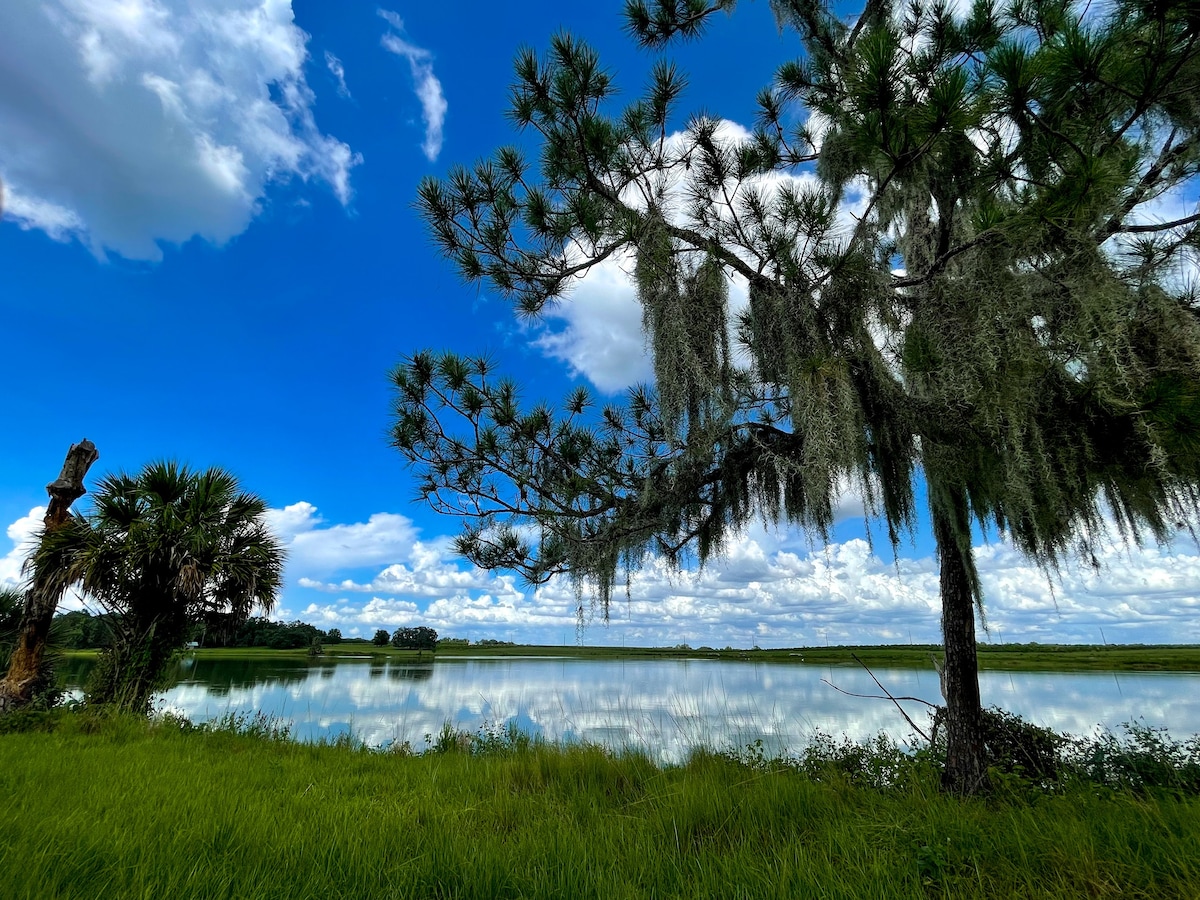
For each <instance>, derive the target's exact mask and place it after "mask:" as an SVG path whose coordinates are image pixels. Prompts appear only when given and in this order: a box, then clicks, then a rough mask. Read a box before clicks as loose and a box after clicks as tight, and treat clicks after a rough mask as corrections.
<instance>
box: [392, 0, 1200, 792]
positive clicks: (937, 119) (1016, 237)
mask: <svg viewBox="0 0 1200 900" xmlns="http://www.w3.org/2000/svg"><path fill="white" fill-rule="evenodd" d="M734 6H735V2H734V0H629V2H628V3H627V6H626V15H627V22H628V27H629V30H630V32H631V34H632V35H633V36H634V37H635V38H636V39H637V40H638V41H639V42H640V43H641V44H643V45H645V46H650V47H655V48H657V47H660V46H662V45H663V44H665V43H667V42H669V41H670V40H672V39H688V38H695V37H698V36H699V35H700V34H701V33H702V32H703V31H704V30H705V29H706V28H707V27H708V26H709V25H710V24H711V23H712V22H714V21H716V20H717V18H718V17H717V15H716V14H717V13H720V12H730V11H732V10H733V8H734ZM771 7H772V9H773V10H774V12H775V15H776V17H777V20H778V25H779V26H780V28H781V29H784V30H785V31H787V30H790V31H793V32H795V34H796V35H797V36H798V38H799V40H798V42H797V43H798V46H797V51H796V53H797V55H796V58H794V59H787V60H783V61H782V64H781V65H780V66H779V68H778V70H777V75H776V78H775V80H774V83H773V84H771V85H768V86H766V87H765V88H764V89H763V90H762V91H761V92H760V93H759V94H758V96H757V104H758V107H759V110H758V118H757V126H756V128H755V130H754V131H753V133H750V134H747V133H745V132H744V131H742V130H741V129H730V128H728V127H726V126H725V125H724V124H723V123H722V122H721V121H719V120H718V119H716V118H714V117H712V116H709V115H703V114H701V115H696V116H693V117H692V118H691V119H690V120H688V121H687V124H686V127H681V126H683V120H682V119H681V117H680V116H679V114H678V112H677V110H676V107H677V105H678V100H679V98H680V97H681V96H682V95H683V93H684V89H685V84H684V78H683V76H682V74H681V73H680V72H679V71H678V70H677V69H676V68H675V67H674V66H673V65H671V64H669V63H666V62H663V63H660V64H659V65H657V66H656V67H655V69H654V72H653V75H652V77H651V79H650V85H649V88H648V90H647V92H646V94H645V95H644V96H642V97H640V98H637V99H635V100H634V101H633V102H632V103H630V104H628V105H627V106H625V107H624V108H619V107H616V106H615V97H616V93H617V92H616V88H615V84H614V79H613V78H612V76H611V75H610V73H609V72H607V71H605V69H604V68H603V67H602V65H601V64H600V61H599V59H598V57H597V54H596V53H595V51H594V50H592V49H591V48H590V47H589V46H587V45H586V44H585V43H583V42H582V41H579V40H576V39H575V38H573V37H571V36H568V35H561V34H560V35H558V36H556V37H554V38H553V39H552V41H551V46H550V50H549V53H548V54H547V55H546V56H545V57H542V58H539V57H538V56H537V54H535V53H534V52H533V51H531V50H526V51H522V53H521V54H520V56H519V58H518V60H517V63H516V73H517V77H516V83H515V84H514V86H513V89H512V92H511V98H512V109H511V119H512V121H513V122H514V123H515V124H516V125H517V126H518V127H519V128H521V129H523V130H524V131H525V132H526V135H527V136H529V137H530V138H531V140H530V141H529V142H528V146H530V147H531V148H536V150H535V152H537V154H538V158H537V159H536V161H533V162H532V164H531V163H530V161H528V160H527V159H526V158H524V157H523V155H522V153H521V152H520V151H519V150H517V149H514V148H512V147H504V148H501V149H499V150H498V151H496V153H495V154H494V156H493V157H492V158H491V159H489V160H485V161H482V162H480V163H478V164H477V165H475V166H474V167H473V168H470V169H468V168H461V167H460V168H455V169H453V170H452V171H451V172H450V173H449V175H448V176H447V177H446V178H445V179H444V180H438V179H435V178H432V177H430V178H427V179H426V180H425V181H424V183H423V184H422V185H421V189H420V199H419V204H420V208H421V211H422V214H423V215H424V217H425V219H426V221H427V223H428V224H429V227H430V230H431V232H432V234H433V236H434V238H435V240H436V241H437V242H438V244H439V246H440V247H441V249H442V251H443V253H444V254H445V255H446V256H447V257H449V258H450V259H451V260H453V262H454V263H455V265H456V266H457V267H458V269H459V271H460V272H461V273H462V274H463V276H464V277H466V278H467V279H469V280H471V281H475V282H478V281H481V280H486V281H488V282H489V283H490V285H491V286H492V287H494V288H495V289H496V290H497V291H498V292H499V293H501V294H503V295H505V296H507V297H509V298H510V299H512V300H513V302H514V304H515V305H516V306H517V307H518V309H519V311H520V313H521V314H523V315H526V316H537V315H539V314H541V313H543V312H544V311H545V310H547V309H549V308H550V306H549V304H551V303H556V302H558V301H561V300H562V299H563V298H564V297H565V296H566V295H567V293H568V292H569V289H570V287H571V285H573V284H575V283H577V282H578V280H579V278H580V277H581V276H583V275H584V274H586V273H587V272H588V271H589V269H591V268H592V267H594V266H596V265H598V264H601V263H605V262H610V263H611V262H613V261H618V262H621V263H622V264H624V265H625V266H626V267H627V268H628V269H629V270H630V271H631V273H632V275H633V279H634V282H635V284H636V289H637V294H638V299H639V301H640V302H641V306H642V313H643V323H644V326H645V330H646V332H647V342H648V345H649V347H650V349H651V351H652V355H653V360H654V372H655V389H654V390H650V389H637V390H634V391H633V392H632V393H631V394H630V396H629V398H628V400H627V402H626V403H625V404H611V405H609V406H607V407H605V408H602V409H597V408H595V407H594V406H593V401H592V399H591V398H590V397H589V396H588V394H587V392H586V391H584V390H580V391H578V392H576V393H574V394H573V395H571V396H570V397H568V398H567V399H566V401H565V403H564V404H563V408H562V411H561V412H560V413H557V414H556V413H555V412H554V411H552V410H551V409H550V408H549V407H547V406H545V405H534V406H525V405H523V404H522V403H521V402H520V397H519V395H518V391H517V388H516V385H515V384H514V383H512V382H511V381H509V380H506V379H503V378H499V377H497V376H496V373H495V372H494V371H493V370H492V366H491V364H490V362H489V361H488V360H486V359H476V358H467V357H460V356H457V355H455V354H433V353H429V352H423V353H417V354H415V355H414V356H413V357H411V358H410V359H409V360H408V361H407V363H406V364H404V365H402V366H401V367H399V368H398V369H397V371H396V373H395V384H396V388H397V394H398V399H397V419H396V424H395V431H394V440H395V445H396V447H397V448H398V449H399V450H400V451H401V452H402V453H403V454H404V455H405V457H406V458H407V459H408V460H409V461H410V462H412V463H414V464H415V465H417V466H418V468H419V472H420V476H421V482H420V485H421V487H420V490H421V493H422V495H423V496H424V498H425V499H426V500H427V501H428V502H429V503H430V504H431V506H432V507H433V508H434V509H437V510H439V511H443V512H446V513H449V514H453V515H459V516H461V517H462V518H463V520H464V522H465V523H466V525H465V528H464V530H463V532H462V535H461V536H460V538H459V540H458V544H457V547H458V550H459V551H460V552H461V553H463V554H464V555H465V556H466V557H467V558H469V559H470V560H471V561H472V562H474V563H475V564H477V565H479V566H482V567H484V568H488V569H494V568H509V569H514V570H516V571H518V572H520V573H522V574H523V575H524V576H526V577H527V578H528V579H529V580H530V581H531V582H534V583H538V582H542V581H545V580H546V579H547V578H549V577H552V576H553V575H555V574H559V573H567V574H569V576H570V577H572V578H573V579H575V582H576V585H577V587H579V588H580V592H581V596H582V595H583V591H584V590H585V589H586V590H588V591H589V592H592V591H593V590H594V594H593V596H595V597H596V599H597V601H598V603H599V604H600V606H602V607H603V609H604V610H605V611H607V608H608V602H609V599H610V596H611V590H612V588H613V586H614V584H616V583H619V582H620V581H621V580H623V577H624V575H625V574H626V573H628V571H629V570H630V569H634V568H636V567H637V566H638V565H640V563H641V561H642V560H643V559H644V558H645V557H646V555H647V554H659V555H660V556H662V557H665V558H666V559H667V560H668V561H677V560H679V559H680V558H681V555H684V554H694V557H695V558H698V559H699V560H700V561H701V562H703V561H704V560H705V559H706V558H708V557H710V556H711V555H713V554H715V553H719V552H720V550H721V549H722V547H723V546H724V544H725V542H726V541H727V539H728V538H729V536H730V535H731V534H736V533H737V531H738V529H740V528H743V527H744V526H745V525H747V524H748V523H749V522H751V521H756V520H757V521H766V522H767V523H771V524H792V525H795V526H798V527H803V528H804V529H805V530H806V531H807V532H808V533H810V534H814V535H819V536H824V537H826V538H828V536H829V535H830V533H831V529H832V527H833V524H834V521H835V511H836V508H837V500H838V495H839V492H840V491H842V490H843V489H844V488H845V486H846V485H852V486H854V487H855V488H856V489H857V490H858V491H859V492H860V493H861V494H862V495H863V496H864V497H865V499H866V501H867V507H868V509H869V510H870V511H871V512H873V513H876V514H878V515H879V516H880V517H881V518H882V519H883V520H884V522H885V526H886V529H887V533H888V536H889V538H890V540H891V542H892V544H893V547H898V546H899V542H900V541H901V539H902V536H903V535H904V534H905V533H906V532H909V531H911V530H912V528H913V527H914V526H915V523H916V521H917V514H918V501H919V499H924V500H926V501H927V503H928V511H929V516H930V521H931V526H932V536H933V539H934V541H935V543H936V548H937V551H936V552H937V560H938V565H939V569H940V572H939V579H940V580H939V584H940V593H941V614H942V634H943V640H944V646H945V668H944V685H945V697H946V711H945V723H946V734H947V754H946V767H945V779H944V785H945V787H947V788H948V789H951V790H955V791H971V790H975V789H977V788H979V787H981V786H982V785H984V784H985V783H986V771H985V755H984V752H983V751H984V743H983V719H982V707H981V701H980V694H979V683H978V672H977V658H976V624H977V618H976V613H977V607H978V611H979V613H980V614H982V601H983V595H982V591H981V589H980V581H979V573H978V570H977V568H976V564H975V559H974V556H973V552H972V535H973V531H974V530H978V529H986V530H991V531H1003V532H1005V533H1007V534H1008V535H1009V537H1010V538H1011V539H1012V541H1013V542H1014V543H1015V545H1016V546H1017V547H1018V548H1019V549H1021V550H1022V551H1024V552H1026V553H1027V554H1028V555H1029V556H1030V557H1031V558H1032V559H1034V560H1035V561H1036V562H1037V563H1039V564H1040V565H1042V566H1044V567H1045V568H1047V569H1048V570H1050V569H1053V568H1054V567H1055V566H1056V565H1057V564H1058V562H1059V561H1060V560H1062V559H1063V558H1069V557H1072V556H1077V555H1078V556H1082V558H1083V559H1085V560H1087V559H1090V558H1092V553H1093V547H1094V546H1095V544H1094V542H1095V540H1096V537H1097V536H1098V535H1100V534H1102V533H1103V531H1104V525H1105V522H1106V520H1107V519H1108V518H1109V516H1110V515H1111V517H1114V518H1115V519H1116V522H1117V524H1118V526H1119V528H1120V529H1121V533H1122V534H1123V535H1128V536H1131V537H1133V538H1134V539H1140V538H1141V536H1143V535H1150V536H1153V537H1155V538H1157V539H1160V540H1165V539H1166V538H1167V537H1168V536H1170V535H1171V534H1172V533H1173V531H1174V528H1175V523H1176V522H1186V521H1194V520H1195V518H1196V516H1197V513H1198V507H1200V487H1198V486H1200V316H1198V314H1197V310H1198V309H1200V303H1198V301H1197V292H1196V282H1195V280H1194V279H1192V280H1191V281H1190V282H1189V280H1188V279H1187V278H1186V277H1181V273H1182V272H1186V271H1187V265H1188V264H1189V263H1194V261H1195V259H1196V254H1197V249H1198V248H1200V212H1196V211H1194V210H1193V209H1189V210H1187V211H1181V212H1180V214H1179V215H1174V214H1169V215H1164V214H1161V213H1160V211H1159V208H1157V207H1156V204H1159V203H1160V202H1162V201H1163V200H1164V199H1165V198H1168V197H1173V196H1177V197H1179V198H1180V199H1179V201H1178V202H1179V203H1181V204H1182V203H1189V204H1190V203H1193V202H1194V195H1195V191H1194V186H1195V184H1196V180H1195V179H1196V178H1197V175H1198V174H1200V106H1198V104H1197V98H1198V97H1200V19H1198V18H1197V16H1196V13H1195V9H1196V5H1195V4H1194V3H1184V2H1147V0H1113V2H1111V3H1105V4H1088V3H1082V2H1080V3H1071V2H1066V0H996V2H976V3H974V4H973V5H969V8H967V9H963V6H962V4H953V3H945V2H928V3H926V2H911V3H895V2H889V0H865V2H864V3H863V4H862V5H861V6H860V7H859V8H858V9H856V10H853V12H852V11H851V10H850V9H849V8H847V7H845V6H836V5H835V4H830V3H828V2H827V0H772V3H771ZM835 7H836V8H835ZM847 14H852V16H853V17H852V18H851V19H850V20H849V21H846V20H843V18H842V17H843V16H845V15H847ZM771 37H772V43H777V40H776V38H775V36H774V35H772V36H771ZM701 99H703V98H701ZM731 283H735V284H737V285H739V286H740V287H741V288H742V289H743V290H744V291H745V293H746V295H747V297H748V302H747V303H746V304H745V305H744V306H743V307H741V308H740V309H735V308H734V307H733V305H732V304H731V303H730V293H729V285H730V284H731ZM735 346H736V350H737V352H735V349H734V348H735ZM684 558H687V557H686V556H685V557H684Z"/></svg>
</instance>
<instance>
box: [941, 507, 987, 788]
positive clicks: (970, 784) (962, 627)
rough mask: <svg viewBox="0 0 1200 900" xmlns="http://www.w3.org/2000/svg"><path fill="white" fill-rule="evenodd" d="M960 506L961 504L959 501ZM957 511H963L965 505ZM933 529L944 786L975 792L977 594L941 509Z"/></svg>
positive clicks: (978, 781) (979, 734) (979, 717)
mask: <svg viewBox="0 0 1200 900" xmlns="http://www.w3.org/2000/svg"><path fill="white" fill-rule="evenodd" d="M956 505H958V504H956ZM962 507H963V508H962V509H961V510H955V512H961V513H962V514H963V522H961V523H960V528H961V527H964V526H965V527H969V526H967V523H966V521H965V513H966V509H965V507H966V504H965V501H962ZM933 533H934V538H935V539H936V541H937V552H938V562H939V564H940V569H941V572H940V587H941V594H942V640H943V641H944V644H945V648H946V661H945V665H944V667H943V669H942V694H943V695H944V697H945V699H946V717H945V723H946V768H945V770H944V771H943V773H942V790H944V791H947V792H950V793H955V794H974V793H977V792H978V791H981V790H983V789H984V788H986V787H987V766H986V762H985V759H984V746H983V706H982V703H981V701H980V698H979V664H978V661H977V658H976V649H975V598H974V595H973V592H972V590H971V577H970V574H969V568H968V563H967V559H966V557H965V555H964V554H968V553H970V552H971V549H970V544H969V542H968V546H967V547H966V548H963V547H962V546H961V545H960V542H959V539H958V537H956V534H959V533H961V531H957V530H956V529H955V528H954V527H953V526H952V525H951V523H950V520H949V519H948V518H947V517H946V513H945V512H939V511H938V510H937V509H935V510H934V513H933Z"/></svg>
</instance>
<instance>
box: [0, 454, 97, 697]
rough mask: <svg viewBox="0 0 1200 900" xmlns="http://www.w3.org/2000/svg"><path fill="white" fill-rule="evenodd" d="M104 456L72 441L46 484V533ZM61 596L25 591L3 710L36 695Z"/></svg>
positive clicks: (2, 690)
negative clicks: (61, 461) (53, 477)
mask: <svg viewBox="0 0 1200 900" xmlns="http://www.w3.org/2000/svg"><path fill="white" fill-rule="evenodd" d="M99 458H100V454H99V453H98V452H96V445H95V444H93V443H92V442H91V441H89V440H87V439H86V438H84V439H83V440H82V441H80V442H79V443H78V444H72V445H71V449H70V450H68V451H67V458H66V461H64V462H63V467H62V472H61V473H60V474H59V476H58V478H57V479H55V480H54V481H52V482H50V483H49V484H48V485H46V493H48V494H49V495H50V505H49V506H48V507H47V509H46V517H45V519H43V522H44V523H45V528H44V529H43V532H42V533H43V535H45V534H48V533H50V532H51V531H54V530H55V529H56V528H61V527H62V526H63V525H64V524H66V522H67V518H68V516H69V515H70V513H71V504H72V503H74V502H75V501H76V500H78V499H79V498H80V497H82V496H83V495H84V494H86V493H87V488H85V487H84V486H83V479H84V477H86V475H87V472H88V469H90V468H91V466H92V463H94V462H95V461H96V460H97V459H99ZM60 599H61V597H60V596H59V595H58V594H57V593H54V592H46V591H39V590H36V589H34V588H32V587H31V588H30V589H29V590H28V591H26V592H25V608H24V610H22V612H21V624H20V625H19V626H18V632H17V643H16V646H15V647H14V648H13V652H12V659H11V660H10V661H9V664H8V674H7V675H6V676H5V678H4V680H3V681H0V713H3V712H6V711H8V710H10V709H15V708H17V707H20V706H24V705H26V704H27V703H29V701H30V700H32V699H33V694H34V692H35V689H36V688H37V687H38V685H39V683H40V682H41V680H42V676H43V674H44V673H43V665H42V661H43V657H44V655H45V652H46V638H47V637H48V636H49V635H50V624H51V623H52V622H53V621H54V611H55V610H56V609H58V601H59V600H60Z"/></svg>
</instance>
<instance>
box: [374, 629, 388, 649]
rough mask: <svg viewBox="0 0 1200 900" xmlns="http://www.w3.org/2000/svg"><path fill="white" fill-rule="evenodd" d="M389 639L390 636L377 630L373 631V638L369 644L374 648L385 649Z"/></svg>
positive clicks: (381, 630)
mask: <svg viewBox="0 0 1200 900" xmlns="http://www.w3.org/2000/svg"><path fill="white" fill-rule="evenodd" d="M390 639H391V636H390V635H389V634H388V633H387V632H386V631H384V630H383V629H382V628H379V629H377V630H376V631H375V636H374V637H373V638H371V643H372V644H374V645H375V646H376V647H386V646H387V644H388V641H389V640H390Z"/></svg>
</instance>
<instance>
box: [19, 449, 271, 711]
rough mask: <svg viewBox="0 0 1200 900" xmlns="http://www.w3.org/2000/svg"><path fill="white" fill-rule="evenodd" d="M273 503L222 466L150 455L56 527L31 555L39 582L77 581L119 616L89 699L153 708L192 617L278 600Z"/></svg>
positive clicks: (53, 585) (236, 614) (56, 586)
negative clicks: (269, 519)
mask: <svg viewBox="0 0 1200 900" xmlns="http://www.w3.org/2000/svg"><path fill="white" fill-rule="evenodd" d="M266 510H267V507H266V504H265V503H264V502H263V500H262V499H260V498H259V497H256V496H254V495H253V494H248V493H245V492H244V491H242V490H241V489H240V487H239V485H238V482H237V479H236V478H235V477H234V476H233V475H231V474H230V473H229V472H226V471H224V470H222V469H217V468H213V469H208V470H205V471H193V470H191V469H189V468H187V467H186V466H181V465H179V464H177V463H174V462H163V463H152V464H150V465H148V466H146V467H145V468H143V469H142V470H141V472H139V473H138V474H137V475H136V476H131V475H126V474H124V473H121V474H117V475H109V476H108V477H106V478H105V479H104V480H103V481H102V482H101V483H100V485H99V488H98V489H97V491H96V492H95V495H94V499H93V508H92V510H91V512H89V513H87V514H86V515H83V514H75V515H73V516H72V517H71V518H70V519H69V520H68V522H67V523H66V524H64V525H63V526H62V527H61V528H58V529H55V530H53V531H49V530H48V531H47V532H46V534H45V536H44V537H43V538H42V541H41V544H40V545H39V546H38V548H37V549H36V550H35V552H34V554H33V556H32V557H31V558H30V564H29V567H30V572H31V582H32V587H33V589H34V590H43V591H44V590H52V591H58V592H59V593H60V594H61V592H62V591H63V590H65V589H66V588H67V587H70V586H75V587H77V588H79V589H80V590H82V591H84V592H86V593H87V594H88V595H89V596H90V597H92V598H93V599H94V600H95V602H96V603H98V604H99V605H100V606H102V607H103V608H104V609H105V610H106V611H107V612H108V613H110V614H111V615H112V622H113V626H114V633H113V637H112V643H111V645H110V646H109V647H108V648H107V649H106V650H104V651H103V652H102V654H101V658H100V661H99V664H98V665H97V667H96V669H95V671H94V674H93V680H92V683H91V685H90V689H89V692H88V698H89V700H90V701H92V702H99V703H113V704H115V705H118V706H120V707H123V708H128V709H135V710H145V709H146V708H147V707H148V704H149V701H150V696H151V694H152V693H153V692H154V691H155V690H156V689H157V688H158V687H159V686H160V685H161V683H162V678H163V676H164V674H165V670H166V666H167V663H168V662H169V661H170V659H171V657H172V655H173V654H174V653H175V652H176V651H177V650H178V649H179V648H180V647H181V646H182V645H183V642H184V640H185V637H186V635H187V630H188V628H189V627H190V625H191V624H192V623H194V622H196V621H200V620H202V619H204V618H205V616H206V615H209V614H213V613H220V614H223V615H226V616H229V617H231V618H233V619H235V620H239V621H244V620H245V619H246V618H247V617H248V615H249V613H250V610H251V609H253V608H254V607H255V606H256V605H257V606H261V607H263V608H264V609H267V610H269V609H270V608H271V607H272V606H273V605H274V603H275V599H276V595H277V592H278V590H279V585H280V580H281V577H282V573H283V562H284V550H283V547H282V546H281V545H280V544H279V542H278V541H277V540H276V539H275V538H274V537H273V536H272V535H271V533H270V531H269V530H268V528H267V523H266V515H265V514H266Z"/></svg>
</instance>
